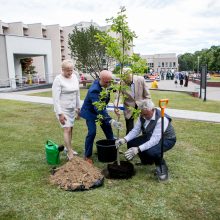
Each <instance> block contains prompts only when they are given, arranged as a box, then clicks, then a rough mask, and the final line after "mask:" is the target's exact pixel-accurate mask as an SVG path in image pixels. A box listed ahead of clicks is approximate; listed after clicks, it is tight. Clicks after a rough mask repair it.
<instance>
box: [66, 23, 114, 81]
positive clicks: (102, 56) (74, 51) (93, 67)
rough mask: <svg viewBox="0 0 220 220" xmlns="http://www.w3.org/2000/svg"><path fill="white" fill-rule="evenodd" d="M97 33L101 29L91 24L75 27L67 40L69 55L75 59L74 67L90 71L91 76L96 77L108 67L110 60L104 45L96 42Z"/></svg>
mask: <svg viewBox="0 0 220 220" xmlns="http://www.w3.org/2000/svg"><path fill="white" fill-rule="evenodd" d="M97 33H101V31H100V30H98V29H97V28H95V27H94V26H92V25H91V26H90V27H89V28H86V29H85V28H81V29H78V28H77V27H75V28H74V30H73V32H72V34H70V35H69V40H68V44H69V48H70V51H71V56H72V57H73V58H74V59H75V60H76V68H77V69H78V70H80V71H82V72H87V73H90V74H91V76H92V77H93V78H97V77H98V76H99V72H100V71H101V70H103V69H104V68H106V69H108V65H109V62H110V60H111V58H110V57H109V56H106V53H105V46H104V45H101V44H100V43H99V42H97V40H96V38H95V35H96V34H97Z"/></svg>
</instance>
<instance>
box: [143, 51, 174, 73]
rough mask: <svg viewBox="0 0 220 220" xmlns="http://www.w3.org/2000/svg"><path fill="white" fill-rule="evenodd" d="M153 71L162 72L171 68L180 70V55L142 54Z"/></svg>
mask: <svg viewBox="0 0 220 220" xmlns="http://www.w3.org/2000/svg"><path fill="white" fill-rule="evenodd" d="M141 57H142V58H143V59H145V60H146V62H147V64H148V67H149V68H150V69H152V71H154V72H157V73H160V72H161V71H162V72H167V71H170V70H174V71H178V57H177V56H176V54H175V53H165V54H154V55H141Z"/></svg>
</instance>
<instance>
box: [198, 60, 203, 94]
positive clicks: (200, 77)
mask: <svg viewBox="0 0 220 220" xmlns="http://www.w3.org/2000/svg"><path fill="white" fill-rule="evenodd" d="M197 58H198V68H197V76H198V77H199V79H200V93H199V98H202V74H201V75H199V56H198V57H197Z"/></svg>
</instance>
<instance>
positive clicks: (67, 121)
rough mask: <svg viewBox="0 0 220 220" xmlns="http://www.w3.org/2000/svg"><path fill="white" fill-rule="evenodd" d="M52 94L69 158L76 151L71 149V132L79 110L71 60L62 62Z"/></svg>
mask: <svg viewBox="0 0 220 220" xmlns="http://www.w3.org/2000/svg"><path fill="white" fill-rule="evenodd" d="M52 96H53V103H54V111H55V113H56V117H57V119H58V120H59V122H60V125H61V127H62V128H63V129H64V144H65V147H66V148H67V158H68V159H69V160H71V159H72V158H73V155H74V154H77V152H76V151H74V150H73V149H72V145H71V141H72V133H73V125H74V120H75V118H78V113H79V111H80V92H79V80H78V78H77V75H76V74H75V73H74V72H73V62H72V61H71V60H64V61H63V62H62V73H61V74H59V75H57V76H56V78H55V79H54V82H53V86H52Z"/></svg>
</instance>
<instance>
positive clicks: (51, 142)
mask: <svg viewBox="0 0 220 220" xmlns="http://www.w3.org/2000/svg"><path fill="white" fill-rule="evenodd" d="M47 145H54V146H57V144H55V143H54V142H53V141H51V140H47Z"/></svg>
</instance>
